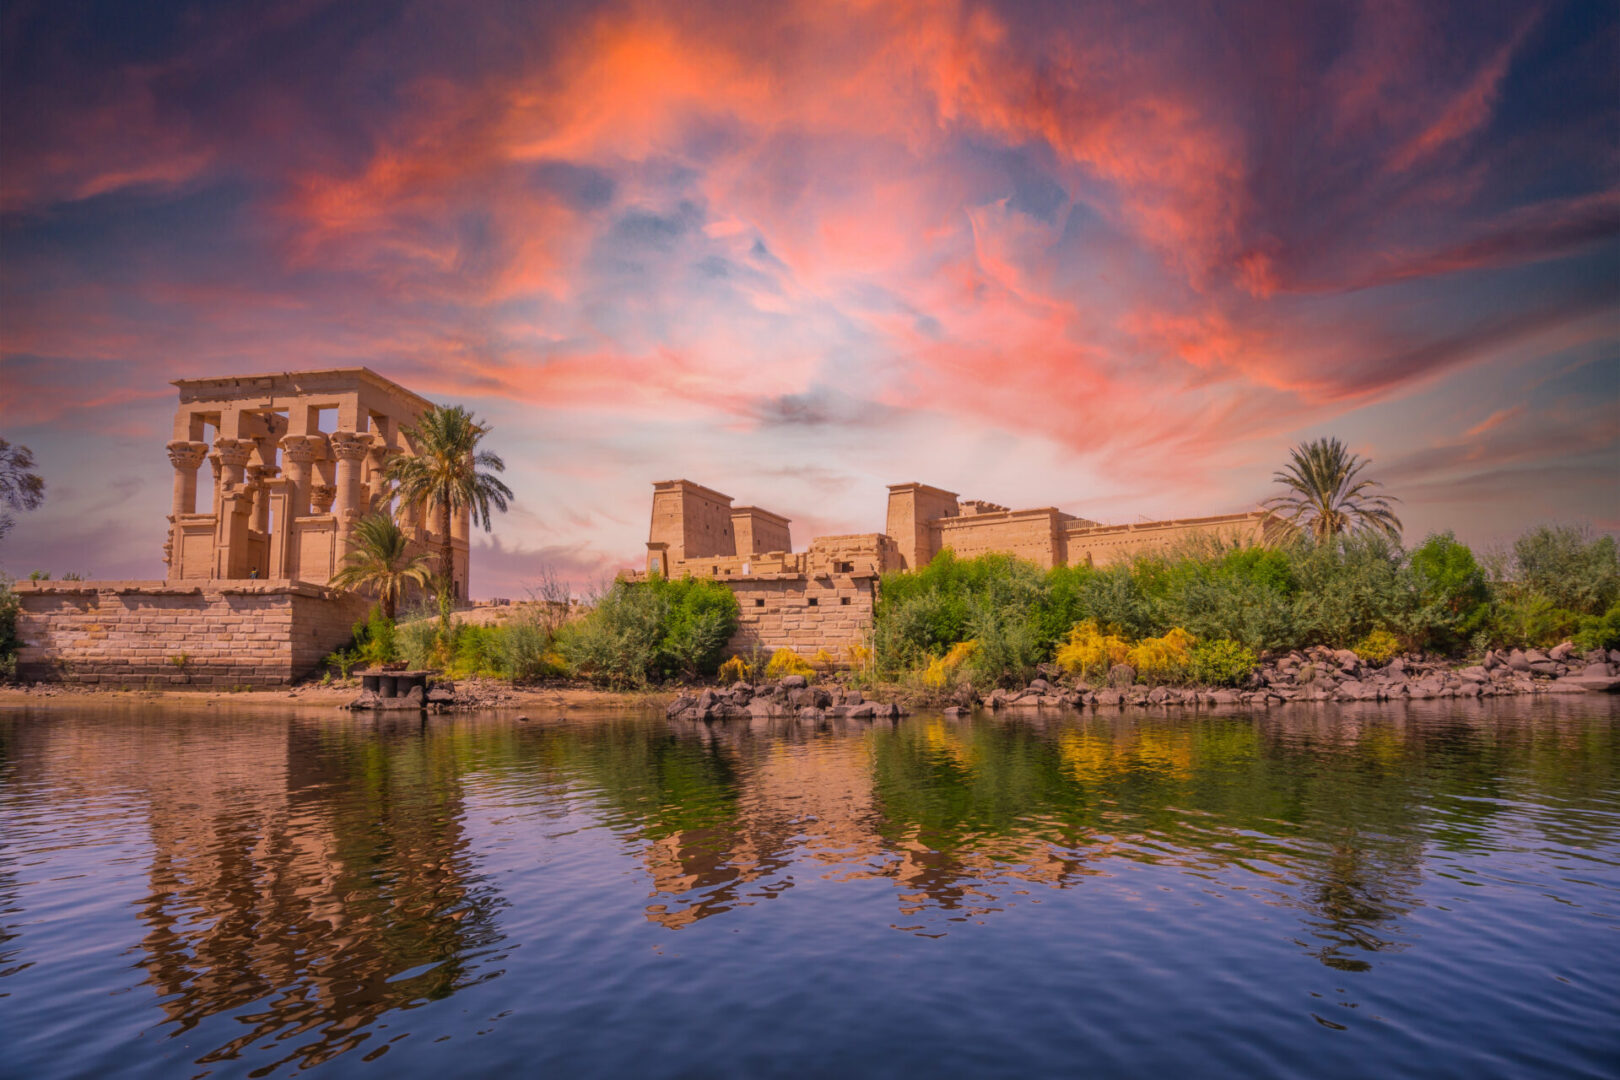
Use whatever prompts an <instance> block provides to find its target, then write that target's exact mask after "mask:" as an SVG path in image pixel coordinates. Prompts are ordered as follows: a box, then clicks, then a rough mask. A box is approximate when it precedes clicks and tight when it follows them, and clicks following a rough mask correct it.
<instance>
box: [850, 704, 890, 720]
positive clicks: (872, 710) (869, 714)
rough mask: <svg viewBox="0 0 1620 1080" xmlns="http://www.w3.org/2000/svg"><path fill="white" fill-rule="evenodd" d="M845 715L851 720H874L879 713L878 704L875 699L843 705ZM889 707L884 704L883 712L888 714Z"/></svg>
mask: <svg viewBox="0 0 1620 1080" xmlns="http://www.w3.org/2000/svg"><path fill="white" fill-rule="evenodd" d="M843 709H844V715H845V716H848V717H849V718H850V719H851V720H872V719H875V718H876V717H877V715H878V704H877V702H875V701H863V702H861V703H860V704H859V705H845V706H843ZM888 713H889V707H888V706H887V705H885V706H883V714H884V715H885V716H887V715H888Z"/></svg>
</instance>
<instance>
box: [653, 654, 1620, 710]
mask: <svg viewBox="0 0 1620 1080" xmlns="http://www.w3.org/2000/svg"><path fill="white" fill-rule="evenodd" d="M1614 692H1620V651H1614V652H1605V651H1604V650H1601V649H1594V650H1591V651H1590V652H1587V653H1584V654H1578V653H1576V651H1575V647H1574V646H1573V645H1572V644H1570V643H1568V642H1566V643H1564V644H1562V645H1559V646H1558V647H1556V648H1554V649H1551V650H1548V651H1547V652H1542V651H1540V650H1537V649H1531V650H1528V651H1525V650H1519V649H1513V650H1511V651H1500V652H1498V651H1492V652H1488V653H1486V655H1485V657H1484V659H1483V660H1482V661H1481V662H1480V663H1478V664H1470V665H1466V666H1461V667H1459V666H1456V665H1454V664H1453V663H1451V662H1449V661H1445V660H1438V659H1429V658H1423V657H1397V658H1395V659H1394V660H1391V661H1390V662H1389V663H1388V664H1384V665H1381V666H1380V665H1374V664H1369V663H1367V662H1366V661H1364V660H1362V659H1361V658H1360V657H1359V656H1357V655H1356V654H1355V653H1353V652H1351V651H1349V650H1347V649H1339V650H1334V649H1326V648H1313V649H1306V650H1299V651H1294V652H1289V653H1285V654H1282V655H1279V656H1275V657H1270V658H1268V659H1267V660H1265V661H1264V662H1262V663H1261V664H1260V666H1259V667H1257V668H1256V669H1255V670H1254V672H1253V673H1252V674H1251V675H1250V676H1249V679H1248V680H1247V682H1246V683H1245V684H1244V685H1243V686H1241V687H1225V688H1223V687H1205V686H1192V687H1189V686H1168V685H1160V686H1144V685H1140V684H1138V683H1137V673H1136V671H1135V670H1134V669H1133V668H1131V667H1130V666H1129V665H1126V664H1116V665H1115V666H1114V667H1113V668H1112V669H1111V670H1110V671H1109V676H1108V680H1107V685H1101V686H1092V685H1090V684H1089V683H1087V682H1085V681H1084V680H1079V679H1075V678H1074V677H1072V676H1067V675H1065V674H1064V673H1063V672H1061V671H1060V670H1058V669H1057V668H1056V667H1054V666H1052V665H1049V664H1043V665H1041V668H1040V676H1039V677H1038V678H1036V679H1034V680H1032V681H1031V682H1030V683H1029V685H1028V686H1026V687H1024V688H1023V689H1021V690H1007V689H997V690H994V691H992V692H991V693H990V694H989V695H988V696H981V695H979V694H977V693H975V692H973V691H972V690H971V689H970V688H964V689H963V690H962V691H960V692H959V693H958V694H957V695H956V696H955V697H954V698H952V700H951V701H950V703H948V704H946V705H944V708H943V711H944V712H945V714H946V715H947V716H953V715H962V714H964V713H967V712H971V711H972V710H973V709H975V708H978V707H984V708H988V709H991V710H995V711H1001V710H1017V709H1038V708H1049V709H1076V710H1078V709H1096V708H1128V707H1152V706H1195V705H1250V706H1262V707H1263V706H1270V705H1284V704H1287V703H1289V702H1301V701H1303V702H1324V703H1325V702H1351V701H1361V702H1380V701H1400V700H1413V701H1423V700H1429V699H1436V698H1485V697H1509V696H1515V695H1525V694H1548V693H1551V694H1569V693H1614ZM909 712H910V710H909V709H908V708H906V707H905V706H903V705H899V704H896V703H894V702H881V701H875V700H872V699H871V698H868V697H867V696H866V695H865V693H864V692H863V691H861V690H858V689H851V688H846V687H843V686H838V685H829V686H821V685H814V684H811V683H810V682H809V680H807V679H805V678H804V677H802V676H797V675H790V676H788V677H787V678H785V679H782V680H780V681H778V682H769V683H761V684H759V685H754V684H750V683H736V684H734V685H732V686H726V687H708V688H705V689H704V690H703V691H701V692H700V693H684V694H682V695H681V696H679V697H677V698H676V699H675V700H674V701H672V702H670V704H669V706H668V708H667V709H666V710H665V715H666V716H668V717H669V718H670V719H672V720H701V721H723V720H747V719H784V718H797V719H801V720H836V719H849V720H877V719H884V718H896V717H900V716H905V715H908V714H909Z"/></svg>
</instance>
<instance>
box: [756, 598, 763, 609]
mask: <svg viewBox="0 0 1620 1080" xmlns="http://www.w3.org/2000/svg"><path fill="white" fill-rule="evenodd" d="M754 606H755V607H764V606H765V601H764V600H762V599H759V600H755V601H754Z"/></svg>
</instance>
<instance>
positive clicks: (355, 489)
mask: <svg viewBox="0 0 1620 1080" xmlns="http://www.w3.org/2000/svg"><path fill="white" fill-rule="evenodd" d="M370 450H371V436H370V435H369V434H367V433H365V432H354V431H339V432H335V433H334V434H333V435H332V456H333V457H335V458H337V508H336V510H335V513H336V514H337V516H338V520H339V521H344V520H347V519H348V517H349V516H350V515H351V514H363V513H365V512H366V510H367V507H366V503H367V502H368V501H369V500H367V499H366V498H365V496H364V495H363V493H362V492H361V490H360V462H361V461H362V460H363V459H364V458H365V456H366V454H367V453H368V452H369V451H370Z"/></svg>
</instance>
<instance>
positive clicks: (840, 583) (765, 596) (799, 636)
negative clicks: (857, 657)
mask: <svg viewBox="0 0 1620 1080" xmlns="http://www.w3.org/2000/svg"><path fill="white" fill-rule="evenodd" d="M721 580H724V581H725V583H726V585H727V586H729V587H730V589H731V591H732V592H733V593H734V594H735V595H736V597H737V604H738V606H739V607H740V608H741V609H742V621H741V622H740V623H739V625H738V627H737V632H736V633H735V634H733V635H732V638H731V640H730V641H729V642H728V643H727V644H726V655H727V656H748V655H751V654H752V653H754V652H756V651H757V652H762V653H765V654H767V655H768V654H770V653H773V652H775V651H776V650H777V649H782V648H787V649H792V650H793V651H794V652H796V653H798V654H799V655H800V656H803V657H804V658H805V659H809V658H811V657H813V656H814V655H815V654H816V652H817V651H819V650H822V649H825V650H826V651H827V652H828V653H829V654H831V656H832V657H833V658H834V659H835V660H837V661H838V662H839V663H840V664H844V665H847V664H849V663H851V662H852V660H853V654H852V651H851V650H852V649H853V648H854V647H855V646H865V647H870V645H871V641H870V638H871V634H872V604H873V600H874V598H875V595H876V585H877V579H876V578H875V577H872V576H870V575H851V574H826V575H810V574H757V575H752V576H749V577H744V578H731V579H721Z"/></svg>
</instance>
